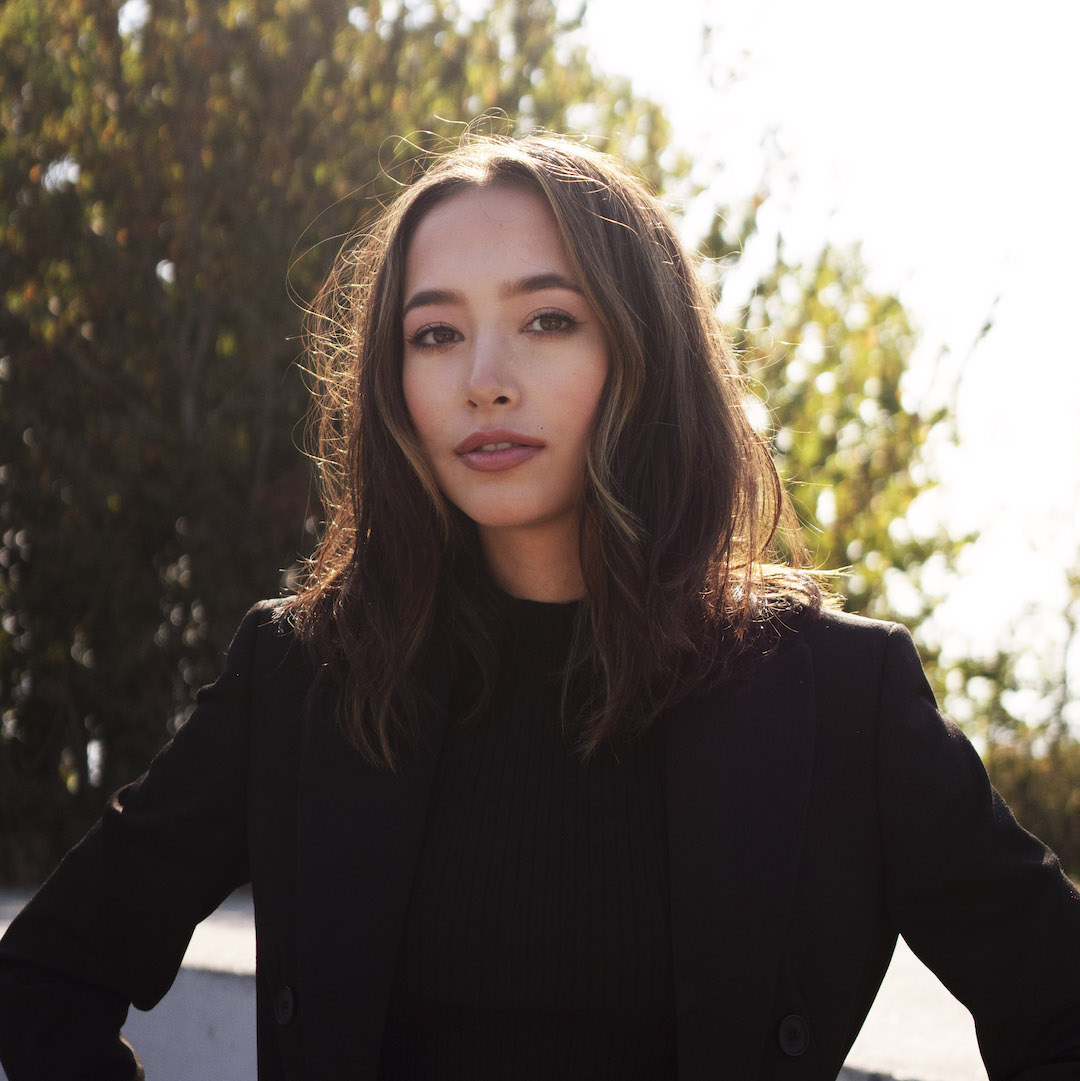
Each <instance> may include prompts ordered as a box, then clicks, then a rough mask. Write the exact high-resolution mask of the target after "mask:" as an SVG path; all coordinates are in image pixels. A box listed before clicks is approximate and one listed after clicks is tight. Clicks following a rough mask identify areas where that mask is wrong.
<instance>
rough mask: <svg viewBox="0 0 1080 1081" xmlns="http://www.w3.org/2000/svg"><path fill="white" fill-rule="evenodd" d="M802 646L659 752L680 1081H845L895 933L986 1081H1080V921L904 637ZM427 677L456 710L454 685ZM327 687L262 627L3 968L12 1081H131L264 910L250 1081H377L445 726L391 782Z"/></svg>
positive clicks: (724, 690) (285, 634) (675, 715)
mask: <svg viewBox="0 0 1080 1081" xmlns="http://www.w3.org/2000/svg"><path fill="white" fill-rule="evenodd" d="M788 623H790V627H788V628H786V629H785V632H784V634H783V635H782V639H781V642H780V644H779V646H778V647H777V648H776V649H774V650H773V651H772V653H771V654H770V655H769V656H768V657H767V658H766V659H764V660H763V661H762V662H761V663H760V664H759V665H758V666H757V668H756V669H755V670H754V671H753V674H752V675H751V676H748V677H745V678H741V679H735V680H730V681H728V683H726V684H725V685H724V686H722V687H721V688H720V689H719V690H717V691H715V692H713V693H709V694H707V695H704V696H700V697H698V698H697V699H694V700H691V701H687V702H685V703H684V704H682V705H681V706H679V707H678V708H676V709H674V710H672V711H671V713H670V714H669V715H668V716H666V717H665V718H664V719H663V721H662V722H660V723H662V724H663V725H664V726H665V730H666V732H665V740H664V747H665V754H666V767H665V768H666V778H667V813H668V831H669V853H670V886H671V905H672V928H673V929H672V949H673V956H674V965H675V981H676V996H677V1003H676V1005H677V1016H678V1050H679V1077H680V1079H681V1081H699V1079H700V1081H704V1079H706V1078H708V1079H709V1081H717V1079H721V1081H723V1079H729V1081H748V1079H755V1078H756V1079H761V1081H782V1079H786V1078H798V1079H799V1081H833V1079H834V1078H835V1077H836V1075H837V1073H838V1071H839V1070H840V1067H841V1065H842V1063H843V1061H844V1058H845V1056H846V1054H847V1051H848V1049H849V1048H850V1046H851V1044H852V1042H853V1041H854V1039H855V1037H856V1035H857V1033H858V1031H859V1027H860V1025H861V1024H862V1021H863V1019H864V1017H865V1015H866V1012H867V1010H868V1009H869V1007H870V1004H871V1002H872V1001H873V998H874V995H875V993H876V991H877V988H878V986H879V984H880V981H881V978H882V976H883V974H884V972H885V969H886V967H887V966H888V963H889V959H890V957H891V954H892V950H893V946H894V944H895V941H896V935H897V933H898V932H899V933H902V934H903V935H904V937H905V939H906V940H907V941H908V943H909V944H910V945H911V947H912V949H913V950H914V951H915V952H916V953H917V954H918V955H919V956H920V957H921V958H922V959H923V960H924V961H925V962H926V963H927V964H928V965H929V966H930V967H931V968H932V969H933V970H934V971H935V972H936V973H937V974H938V976H939V977H940V978H941V979H942V981H943V982H944V983H945V985H946V986H947V987H948V988H949V989H950V990H951V991H952V992H953V993H954V994H955V995H956V996H957V997H958V998H959V999H961V1000H962V1001H963V1002H964V1003H965V1004H966V1005H967V1006H968V1007H969V1008H970V1009H971V1010H972V1012H973V1013H974V1015H975V1018H976V1023H977V1029H978V1035H979V1041H980V1047H981V1049H982V1053H983V1057H984V1059H985V1061H986V1064H987V1069H988V1071H989V1074H990V1077H991V1078H992V1079H993V1081H997V1079H1005V1078H1010V1079H1013V1078H1021V1077H1022V1078H1023V1079H1025V1081H1052V1079H1053V1081H1065V1079H1066V1078H1068V1079H1071V1081H1076V1079H1077V1078H1080V895H1078V893H1077V891H1076V889H1075V888H1074V887H1072V886H1071V885H1070V883H1069V882H1068V880H1067V879H1066V878H1065V877H1064V876H1063V875H1062V873H1061V871H1060V869H1059V867H1058V864H1057V861H1056V859H1055V858H1054V857H1053V855H1052V854H1051V853H1049V852H1048V851H1047V850H1046V849H1045V848H1043V847H1042V845H1040V844H1039V843H1038V842H1037V841H1036V840H1035V839H1034V838H1033V837H1031V836H1030V835H1029V834H1027V833H1026V832H1024V831H1023V830H1022V829H1021V828H1020V827H1019V826H1017V824H1016V823H1015V821H1014V820H1013V818H1012V816H1011V815H1010V813H1009V811H1008V809H1007V808H1006V807H1005V805H1004V804H1003V803H1002V801H1001V800H1000V798H999V797H998V796H997V795H996V793H994V792H993V790H992V789H991V788H990V786H989V784H988V782H987V779H986V775H985V773H984V771H983V768H982V765H981V763H980V761H979V758H978V756H977V755H976V753H975V752H974V750H973V749H972V748H971V746H970V745H969V744H968V742H967V741H966V739H965V738H964V737H963V736H962V735H961V734H960V732H959V730H958V729H956V728H955V727H954V726H953V725H951V724H950V723H949V722H947V721H944V720H943V719H942V718H941V717H940V716H939V714H938V713H937V710H936V708H935V705H934V702H933V699H932V696H931V693H930V690H929V688H928V687H927V684H926V681H925V679H924V677H923V675H922V670H921V667H920V664H919V661H918V657H917V655H916V652H915V650H914V647H913V645H912V643H911V640H910V637H909V636H908V634H907V632H906V631H905V630H904V629H903V628H901V627H897V626H893V625H889V624H884V623H874V622H870V621H868V620H862V619H857V618H853V617H849V616H841V615H836V614H822V615H817V616H808V615H804V616H797V617H796V616H793V617H790V618H789V619H788ZM426 673H427V674H426V678H427V680H428V682H429V687H430V690H431V691H432V694H433V695H434V698H435V700H436V701H439V700H445V697H446V691H447V682H448V680H447V669H446V665H445V664H443V663H441V662H440V661H439V659H438V657H437V656H433V658H432V659H431V662H430V664H429V665H428V666H427V668H426ZM311 684H312V672H311V670H310V667H309V665H308V663H307V661H306V660H305V658H304V657H303V655H302V652H301V650H300V649H299V647H298V646H297V644H296V642H295V640H294V639H293V637H292V635H291V633H290V631H289V630H288V628H287V626H286V625H285V624H284V623H283V622H281V621H275V620H274V619H273V618H272V607H271V606H267V605H262V606H258V607H256V608H254V609H253V610H252V611H251V612H250V613H249V614H248V617H247V618H246V619H245V621H244V623H243V624H242V626H241V628H240V630H239V632H238V633H237V636H236V638H235V640H234V642H233V644H232V647H231V649H230V651H229V656H228V661H227V664H226V669H225V672H224V674H223V675H222V676H221V678H220V679H219V680H218V681H217V682H216V683H215V684H214V685H213V686H211V687H209V688H206V689H204V690H203V691H202V692H201V694H200V696H199V704H198V708H197V709H196V711H195V713H194V714H193V715H192V717H191V719H190V720H189V721H188V722H187V723H186V724H185V725H184V727H183V728H182V729H181V730H180V732H179V733H178V734H177V736H176V738H175V739H173V740H172V741H171V743H169V745H168V746H166V747H165V749H164V750H163V751H162V752H161V753H160V754H159V755H158V756H157V758H156V759H155V760H154V762H153V764H152V766H151V767H150V770H149V771H148V772H147V773H146V774H145V775H144V776H143V777H142V778H140V779H139V780H138V781H137V782H136V783H135V784H133V785H130V786H128V787H127V788H125V789H123V790H121V791H120V792H119V793H118V794H117V795H116V796H114V797H113V799H112V800H111V801H110V804H109V806H108V808H107V810H106V812H105V814H104V816H103V818H102V820H101V822H100V823H99V824H98V825H96V826H95V827H94V829H93V830H91V832H90V833H89V834H88V835H87V837H86V838H85V839H84V840H83V841H82V842H81V843H80V844H79V845H78V846H77V847H76V848H75V849H73V850H72V852H71V853H70V854H69V855H68V856H67V857H66V858H65V860H64V862H63V863H62V864H61V866H60V868H59V869H58V870H57V871H56V873H55V874H54V875H53V876H52V877H51V878H50V879H49V881H48V882H47V883H46V884H45V885H44V886H43V887H42V889H41V890H40V891H39V893H38V894H37V896H36V897H35V898H34V900H33V901H32V902H31V903H30V904H29V905H28V906H27V908H26V909H25V910H24V911H23V912H22V913H21V914H20V916H19V917H18V918H17V919H16V920H15V921H14V922H13V923H12V925H11V928H10V929H9V931H8V933H7V935H6V936H5V938H4V939H3V941H2V943H0V1056H2V1061H3V1062H4V1065H5V1067H6V1069H7V1070H8V1073H9V1076H10V1079H11V1081H21V1079H22V1078H33V1079H38V1078H41V1077H60V1076H93V1077H95V1078H108V1077H116V1078H120V1077H131V1076H135V1074H134V1067H133V1065H132V1061H131V1058H130V1053H129V1051H128V1049H127V1048H126V1045H123V1044H122V1043H121V1042H120V1041H119V1039H118V1036H117V1032H118V1030H119V1028H120V1026H121V1025H122V1023H123V1021H124V1019H125V1017H126V1011H127V1008H128V1003H129V1002H132V1003H134V1004H135V1005H136V1006H138V1007H139V1008H141V1009H149V1008H150V1007H151V1006H153V1005H154V1004H155V1003H156V1002H157V1001H158V1000H159V999H160V998H161V997H162V995H164V994H165V992H166V991H167V990H168V988H169V986H170V984H171V983H172V980H173V978H174V977H175V974H176V972H177V969H178V967H179V965H180V962H181V959H182V957H183V954H184V950H185V947H186V945H187V942H188V939H189V937H190V934H191V931H192V928H193V927H194V925H195V924H196V923H197V922H198V921H199V920H201V919H202V918H204V917H205V916H206V915H208V914H209V913H210V912H211V911H212V910H213V909H214V908H215V907H216V906H217V904H218V903H219V902H220V901H221V900H222V899H223V898H224V897H225V896H226V895H227V894H228V893H229V892H230V891H231V890H233V889H234V888H235V887H236V886H238V885H240V884H242V883H244V882H247V881H249V880H250V882H251V884H252V889H253V894H254V899H255V919H256V930H257V952H258V958H257V977H256V981H257V988H258V1007H257V1009H258V1047H259V1077H260V1079H262V1081H281V1079H285V1078H290V1079H304V1081H323V1079H326V1081H331V1079H333V1081H336V1079H337V1078H341V1077H345V1076H348V1077H352V1078H359V1079H373V1078H374V1077H375V1076H376V1071H377V1067H378V1060H379V1047H380V1041H381V1035H382V1026H383V1017H384V1012H385V1006H386V1000H387V995H388V993H389V989H390V986H391V981H392V979H393V976H394V967H395V951H396V945H397V942H398V939H399V934H400V931H401V927H402V921H403V919H404V914H405V909H406V904H407V900H408V894H409V889H410V881H411V875H412V869H413V865H414V861H415V858H416V855H417V851H418V846H419V843H420V840H421V837H422V833H423V828H424V820H425V807H426V797H427V792H428V788H429V783H430V779H431V776H432V768H433V766H434V763H435V761H436V759H437V746H438V734H439V732H440V731H441V727H442V726H443V724H444V718H442V717H441V716H437V715H436V714H437V712H438V711H433V716H432V720H431V726H432V733H433V743H432V748H431V750H430V751H428V752H425V753H418V754H416V755H413V756H412V757H410V758H409V760H408V761H407V762H406V763H405V764H404V765H403V767H402V768H401V770H400V772H399V773H398V774H397V775H393V774H390V773H388V772H385V771H380V770H376V769H373V768H371V767H369V766H367V765H365V764H364V763H363V761H362V760H361V759H360V758H359V756H358V755H357V754H356V753H355V752H353V751H352V750H350V749H349V747H348V746H347V745H346V743H345V742H344V741H343V739H342V738H341V736H340V735H339V734H338V732H337V731H336V729H335V727H334V725H333V724H332V723H331V721H330V717H331V714H332V708H333V701H332V700H331V699H330V698H329V696H328V693H327V694H326V695H324V697H323V698H322V700H320V699H319V698H318V697H317V696H314V697H313V696H311V695H309V693H308V692H309V689H310V687H311ZM35 1056H36V1057H35ZM69 1061H70V1062H71V1063H78V1064H79V1065H80V1067H81V1070H82V1071H85V1073H84V1072H78V1073H76V1072H75V1070H74V1068H72V1071H71V1072H70V1073H64V1072H62V1071H63V1069H64V1067H62V1066H61V1065H60V1064H61V1063H67V1062H69Z"/></svg>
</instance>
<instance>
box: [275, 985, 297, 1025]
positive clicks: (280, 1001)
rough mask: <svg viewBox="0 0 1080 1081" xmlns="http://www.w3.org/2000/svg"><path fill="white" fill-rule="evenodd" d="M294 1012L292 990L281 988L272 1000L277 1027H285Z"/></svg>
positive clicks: (294, 1002)
mask: <svg viewBox="0 0 1080 1081" xmlns="http://www.w3.org/2000/svg"><path fill="white" fill-rule="evenodd" d="M295 1012H296V1000H295V999H294V998H293V993H292V988H291V987H283V988H282V989H281V990H280V991H278V993H277V998H275V999H274V1020H275V1021H277V1023H278V1024H279V1025H287V1024H288V1023H289V1022H290V1021H291V1020H292V1019H293V1014H294V1013H295Z"/></svg>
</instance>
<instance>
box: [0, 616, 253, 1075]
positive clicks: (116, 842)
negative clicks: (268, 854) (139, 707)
mask: <svg viewBox="0 0 1080 1081" xmlns="http://www.w3.org/2000/svg"><path fill="white" fill-rule="evenodd" d="M269 618H270V617H269V614H268V610H267V609H266V608H265V607H264V608H255V609H253V610H252V611H251V612H249V614H248V616H247V618H246V619H245V620H244V622H243V624H242V625H241V627H240V629H239V631H238V632H237V635H236V637H235V639H234V641H233V644H232V646H231V648H230V650H229V654H228V659H227V661H226V665H225V670H224V672H223V674H222V675H221V677H220V678H219V679H218V680H217V682H216V683H214V684H213V685H212V686H210V687H206V688H204V689H203V690H202V691H200V692H199V696H198V699H197V702H198V704H197V708H196V710H195V712H194V713H193V714H192V716H191V717H190V719H189V720H188V721H187V723H186V724H185V725H184V726H183V727H182V728H181V729H180V731H179V732H178V733H177V735H176V736H175V738H174V739H173V740H172V741H171V742H170V743H169V744H168V745H167V746H166V747H165V748H164V749H163V750H162V751H161V752H160V753H159V754H158V755H157V757H156V758H155V759H154V761H153V763H152V764H151V766H150V769H149V770H148V771H147V772H146V773H145V774H143V776H142V777H141V778H139V780H137V781H136V782H135V783H134V784H131V785H128V786H127V787H126V788H123V789H121V790H120V791H119V792H117V793H116V794H115V795H114V796H112V797H111V798H110V800H109V802H108V804H107V805H106V808H105V811H104V813H103V815H102V817H101V819H100V821H99V822H98V823H97V824H96V825H95V826H94V827H93V828H92V829H91V830H90V832H89V833H88V834H87V835H86V837H84V838H83V840H82V841H80V842H79V844H78V845H76V846H75V848H73V849H72V850H71V852H69V853H68V855H67V856H66V857H65V858H64V860H63V861H62V863H61V864H60V866H59V867H58V868H57V870H56V871H55V872H54V873H53V875H52V876H51V877H50V878H49V879H48V881H47V882H46V883H45V884H44V885H43V886H42V887H41V889H40V890H39V891H38V893H37V894H36V895H35V896H34V898H33V899H32V900H31V901H30V903H29V904H28V905H27V906H26V908H25V909H23V911H22V912H21V913H20V914H19V915H18V916H17V917H16V918H15V920H14V921H13V922H12V924H11V927H10V928H9V929H8V932H7V934H6V935H5V936H4V938H3V940H2V941H0V1061H2V1062H3V1064H4V1068H5V1069H6V1070H7V1072H8V1076H9V1079H10V1081H22V1079H24V1078H26V1079H35V1078H41V1077H50V1078H52V1077H55V1078H81V1077H87V1078H89V1077H93V1078H95V1079H112V1078H115V1079H117V1081H120V1079H125V1081H126V1079H129V1078H139V1077H141V1076H142V1070H141V1068H140V1067H139V1064H138V1061H137V1059H136V1058H135V1056H134V1054H133V1053H132V1051H131V1049H130V1047H129V1046H128V1045H127V1044H126V1043H125V1042H124V1041H123V1040H122V1039H121V1037H120V1027H121V1025H122V1024H123V1023H124V1020H125V1019H126V1017H127V1011H128V1005H129V1003H134V1004H135V1005H136V1006H137V1007H139V1008H140V1009H144V1010H146V1009H150V1008H151V1007H152V1006H153V1005H154V1004H155V1003H157V1002H158V1001H159V1000H160V999H161V997H162V996H163V995H164V994H165V992H166V991H167V990H168V989H169V987H170V985H171V984H172V981H173V979H174V978H175V976H176V973H177V971H178V969H179V967H180V963H181V961H182V960H183V956H184V951H185V950H186V948H187V944H188V941H189V940H190V937H191V933H192V931H193V930H194V927H195V925H196V924H197V923H198V922H199V921H200V920H202V919H204V918H205V917H206V916H207V915H209V913H211V912H212V911H213V910H214V909H215V908H216V907H217V905H218V904H220V902H221V901H222V900H223V899H224V897H226V896H227V895H228V894H229V893H230V892H231V891H232V890H233V889H235V888H236V887H237V886H238V885H240V884H242V883H243V882H245V881H246V880H247V877H248V871H247V846H246V838H247V827H246V804H247V793H246V777H247V761H248V714H249V702H250V679H251V668H252V658H253V653H254V647H255V641H256V635H257V630H258V627H259V626H260V624H261V623H265V622H266V621H267V620H268V619H269Z"/></svg>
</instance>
